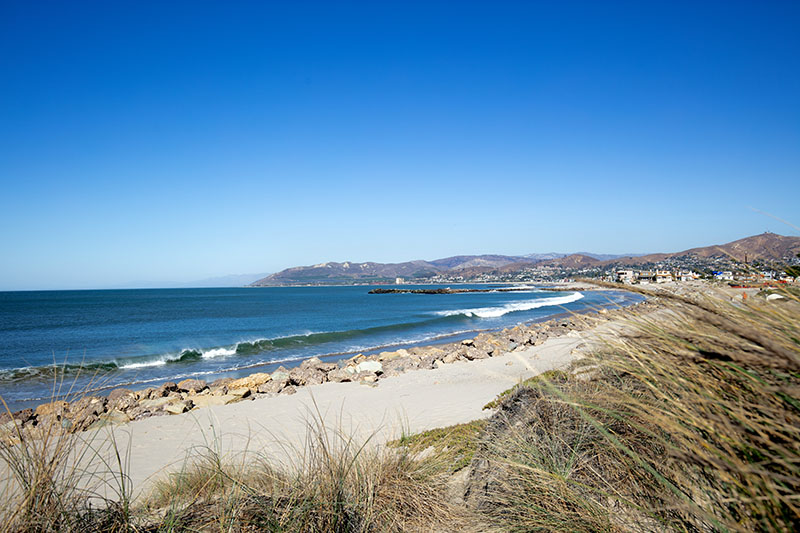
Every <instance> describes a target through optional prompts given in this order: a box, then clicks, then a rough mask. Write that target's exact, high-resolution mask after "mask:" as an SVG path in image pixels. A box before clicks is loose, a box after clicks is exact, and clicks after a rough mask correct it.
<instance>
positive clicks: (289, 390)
mask: <svg viewBox="0 0 800 533" xmlns="http://www.w3.org/2000/svg"><path fill="white" fill-rule="evenodd" d="M296 392H297V389H295V388H294V387H293V386H291V385H289V386H288V387H285V388H284V389H283V390H282V391H281V394H294V393H296Z"/></svg>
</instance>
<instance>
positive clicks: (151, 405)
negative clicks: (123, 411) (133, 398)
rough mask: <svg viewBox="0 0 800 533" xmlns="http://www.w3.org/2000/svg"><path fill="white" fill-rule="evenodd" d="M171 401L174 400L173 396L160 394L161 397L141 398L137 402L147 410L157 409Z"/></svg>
mask: <svg viewBox="0 0 800 533" xmlns="http://www.w3.org/2000/svg"><path fill="white" fill-rule="evenodd" d="M172 401H174V399H173V398H170V397H168V396H162V397H161V398H153V399H152V400H142V401H140V402H139V407H141V408H143V409H147V410H148V411H157V410H159V409H161V408H162V407H164V406H165V405H167V404H168V403H170V402H172Z"/></svg>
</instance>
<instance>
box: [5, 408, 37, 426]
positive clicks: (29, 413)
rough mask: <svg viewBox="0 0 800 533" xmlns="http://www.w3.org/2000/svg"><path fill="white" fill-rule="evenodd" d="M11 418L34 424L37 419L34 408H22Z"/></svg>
mask: <svg viewBox="0 0 800 533" xmlns="http://www.w3.org/2000/svg"><path fill="white" fill-rule="evenodd" d="M11 418H13V419H14V420H16V421H17V422H18V423H20V424H32V423H33V421H34V420H36V414H35V413H34V411H33V409H30V408H28V409H21V410H19V411H17V412H15V413H13V414H12V415H11Z"/></svg>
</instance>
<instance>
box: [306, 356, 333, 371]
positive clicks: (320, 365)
mask: <svg viewBox="0 0 800 533" xmlns="http://www.w3.org/2000/svg"><path fill="white" fill-rule="evenodd" d="M338 367H339V365H337V364H336V363H326V362H324V361H322V359H320V358H319V357H312V358H311V359H306V360H305V361H303V362H302V363H300V368H302V369H304V370H305V369H311V370H318V371H320V372H325V373H327V372H331V371H333V370H336V369H337V368H338Z"/></svg>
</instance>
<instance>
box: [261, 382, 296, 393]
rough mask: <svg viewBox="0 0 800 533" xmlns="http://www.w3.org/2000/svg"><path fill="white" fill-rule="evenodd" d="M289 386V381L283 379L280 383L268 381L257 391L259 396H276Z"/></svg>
mask: <svg viewBox="0 0 800 533" xmlns="http://www.w3.org/2000/svg"><path fill="white" fill-rule="evenodd" d="M287 384H288V379H282V380H280V381H275V380H272V381H268V382H266V383H264V384H263V385H259V386H258V388H257V389H256V391H257V392H258V393H259V394H275V393H278V392H280V391H281V390H283V388H284V387H286V385H287Z"/></svg>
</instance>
